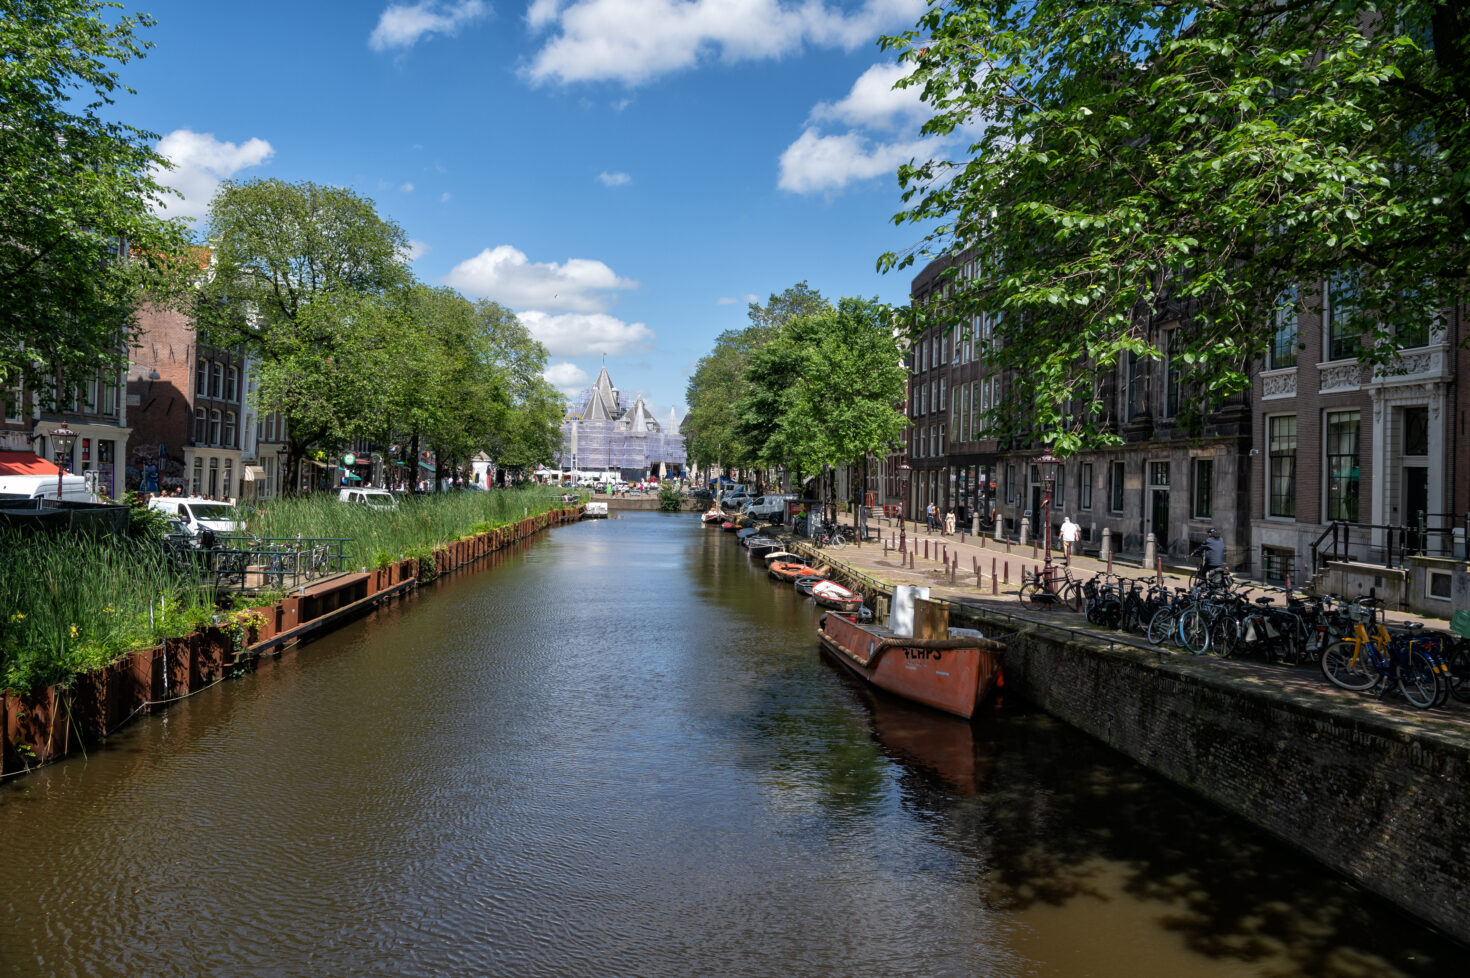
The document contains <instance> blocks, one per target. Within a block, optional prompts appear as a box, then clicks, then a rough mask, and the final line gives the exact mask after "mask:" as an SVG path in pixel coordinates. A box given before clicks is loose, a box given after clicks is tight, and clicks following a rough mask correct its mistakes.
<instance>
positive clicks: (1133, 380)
mask: <svg viewBox="0 0 1470 978" xmlns="http://www.w3.org/2000/svg"><path fill="white" fill-rule="evenodd" d="M1142 404H1143V378H1142V377H1141V376H1139V371H1138V354H1137V353H1130V354H1128V355H1127V358H1126V359H1125V360H1124V361H1123V420H1124V421H1132V420H1133V419H1134V418H1136V417H1137V416H1138V414H1139V411H1140V408H1141V406H1142Z"/></svg>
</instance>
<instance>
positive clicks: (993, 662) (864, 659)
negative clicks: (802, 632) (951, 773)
mask: <svg viewBox="0 0 1470 978" xmlns="http://www.w3.org/2000/svg"><path fill="white" fill-rule="evenodd" d="M817 637H818V638H819V639H820V640H821V643H822V648H823V649H825V650H826V651H827V653H828V654H829V655H831V656H832V657H833V658H834V659H836V660H837V661H838V662H840V663H842V665H844V666H846V667H847V669H848V671H850V672H852V673H854V674H855V675H857V676H859V677H861V678H862V679H864V680H866V681H867V682H869V683H871V684H872V685H874V686H876V687H878V688H879V689H883V690H887V691H888V692H890V693H893V694H895V695H897V696H902V697H904V698H905V699H910V700H913V701H914V702H916V703H923V704H924V705H925V706H931V707H933V708H934V709H936V710H943V711H944V712H946V713H953V714H955V715H956V716H961V717H964V718H965V719H967V720H968V719H969V718H970V717H971V716H973V715H974V713H975V707H976V706H977V705H978V704H979V703H980V702H981V701H983V700H984V699H985V697H986V696H987V695H988V694H989V693H990V690H991V688H992V687H993V686H994V685H995V681H996V677H997V676H998V675H999V673H1000V660H1001V653H1002V652H1003V651H1004V650H1005V646H1003V645H1002V644H1001V643H1000V642H997V641H995V640H993V639H987V638H975V637H973V636H957V637H952V638H927V639H926V638H908V637H904V636H901V635H895V634H894V633H893V632H891V631H890V630H888V629H887V628H884V627H882V626H880V625H861V624H858V623H857V622H854V621H849V620H848V619H846V618H844V617H842V616H841V615H837V614H825V615H823V616H822V617H821V619H820V620H819V621H818V622H817Z"/></svg>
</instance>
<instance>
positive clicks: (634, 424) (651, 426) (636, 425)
mask: <svg viewBox="0 0 1470 978" xmlns="http://www.w3.org/2000/svg"><path fill="white" fill-rule="evenodd" d="M627 428H628V430H629V431H636V432H640V433H641V432H645V431H659V430H660V428H659V426H658V422H657V421H655V420H654V419H653V415H652V414H650V413H649V411H648V405H647V404H644V403H643V395H642V394H639V395H638V400H636V401H634V402H633V407H632V409H631V410H630V411H629V412H628V415H627Z"/></svg>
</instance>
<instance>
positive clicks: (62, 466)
mask: <svg viewBox="0 0 1470 978" xmlns="http://www.w3.org/2000/svg"><path fill="white" fill-rule="evenodd" d="M51 440H52V441H53V442H54V443H55V446H56V502H57V504H58V505H59V504H60V503H61V475H62V473H63V472H69V471H71V449H72V446H73V445H75V444H76V443H77V433H76V432H75V431H72V430H71V429H70V428H68V427H67V426H66V422H65V421H63V422H61V424H59V425H57V426H56V427H55V428H53V429H51Z"/></svg>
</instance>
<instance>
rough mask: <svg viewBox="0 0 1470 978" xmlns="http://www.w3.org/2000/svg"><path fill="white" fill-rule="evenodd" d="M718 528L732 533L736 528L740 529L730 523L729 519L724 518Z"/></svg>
mask: <svg viewBox="0 0 1470 978" xmlns="http://www.w3.org/2000/svg"><path fill="white" fill-rule="evenodd" d="M720 529H722V530H724V531H725V532H726V533H734V532H735V531H736V530H738V529H740V527H738V526H736V525H735V524H734V523H731V522H730V521H729V520H726V521H725V522H723V523H721V524H720Z"/></svg>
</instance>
